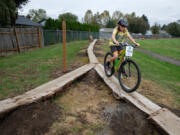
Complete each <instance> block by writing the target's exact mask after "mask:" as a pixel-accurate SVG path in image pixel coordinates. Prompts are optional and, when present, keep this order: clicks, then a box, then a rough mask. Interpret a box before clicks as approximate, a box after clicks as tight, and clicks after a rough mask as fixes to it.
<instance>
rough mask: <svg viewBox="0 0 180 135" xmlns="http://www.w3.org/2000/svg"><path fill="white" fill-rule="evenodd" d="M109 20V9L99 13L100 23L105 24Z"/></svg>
mask: <svg viewBox="0 0 180 135" xmlns="http://www.w3.org/2000/svg"><path fill="white" fill-rule="evenodd" d="M109 20H110V14H109V11H107V10H104V12H103V13H101V22H102V24H103V25H106V24H107V22H108V21H109Z"/></svg>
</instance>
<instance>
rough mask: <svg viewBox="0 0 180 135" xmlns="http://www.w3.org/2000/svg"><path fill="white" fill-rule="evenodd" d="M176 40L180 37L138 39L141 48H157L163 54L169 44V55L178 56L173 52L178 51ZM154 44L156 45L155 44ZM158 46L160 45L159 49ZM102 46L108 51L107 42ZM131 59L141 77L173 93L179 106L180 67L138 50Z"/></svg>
mask: <svg viewBox="0 0 180 135" xmlns="http://www.w3.org/2000/svg"><path fill="white" fill-rule="evenodd" d="M171 41H172V43H171ZM178 41H179V43H180V39H168V40H166V39H160V40H139V43H141V47H142V48H145V49H146V48H148V50H151V49H152V50H153V49H154V50H158V52H161V51H162V52H161V53H160V54H164V53H165V51H164V50H166V48H168V47H169V46H168V45H170V44H171V51H170V53H169V55H171V56H173V57H177V58H180V53H174V52H179V51H180V50H177V48H178V47H180V44H179V45H178ZM166 42H167V43H166ZM165 43H166V44H165ZM156 44H157V47H156V46H155V45H156ZM151 47H152V48H151ZM158 47H159V48H160V47H161V49H159V48H158ZM103 48H104V49H105V50H106V52H107V51H109V46H108V45H107V44H106V45H104V46H103ZM169 48H170V47H169ZM158 52H157V53H158ZM164 55H165V54H164ZM132 59H133V60H135V61H136V63H137V64H138V65H139V67H140V69H141V73H142V77H143V78H144V79H147V80H151V81H153V82H155V83H157V84H159V85H160V86H162V87H163V90H165V91H169V92H171V93H172V94H173V95H174V98H175V101H176V104H177V105H178V106H179V108H180V67H179V66H176V65H173V64H169V63H167V62H163V61H160V60H158V59H156V58H153V57H151V56H149V55H147V54H144V53H141V52H138V51H134V55H133V58H132Z"/></svg>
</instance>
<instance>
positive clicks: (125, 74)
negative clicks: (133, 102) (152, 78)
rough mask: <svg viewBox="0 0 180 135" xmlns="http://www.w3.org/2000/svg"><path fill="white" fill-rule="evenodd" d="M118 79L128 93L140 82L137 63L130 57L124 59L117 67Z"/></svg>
mask: <svg viewBox="0 0 180 135" xmlns="http://www.w3.org/2000/svg"><path fill="white" fill-rule="evenodd" d="M118 79H119V83H120V85H121V87H122V89H123V90H124V91H126V92H128V93H130V92H133V91H135V90H136V89H137V88H138V87H139V85H140V82H141V73H140V69H139V67H138V65H137V64H136V63H135V62H134V61H133V60H131V59H127V60H125V61H124V62H123V63H122V64H121V66H120V68H119V72H118Z"/></svg>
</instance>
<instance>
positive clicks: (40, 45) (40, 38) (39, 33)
mask: <svg viewBox="0 0 180 135" xmlns="http://www.w3.org/2000/svg"><path fill="white" fill-rule="evenodd" d="M38 39H39V48H42V37H41V29H40V27H38Z"/></svg>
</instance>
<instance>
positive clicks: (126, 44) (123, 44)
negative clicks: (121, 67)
mask: <svg viewBox="0 0 180 135" xmlns="http://www.w3.org/2000/svg"><path fill="white" fill-rule="evenodd" d="M119 44H120V45H121V46H132V47H133V48H136V47H137V45H136V44H134V45H131V44H129V43H127V42H126V43H121V42H119Z"/></svg>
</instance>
